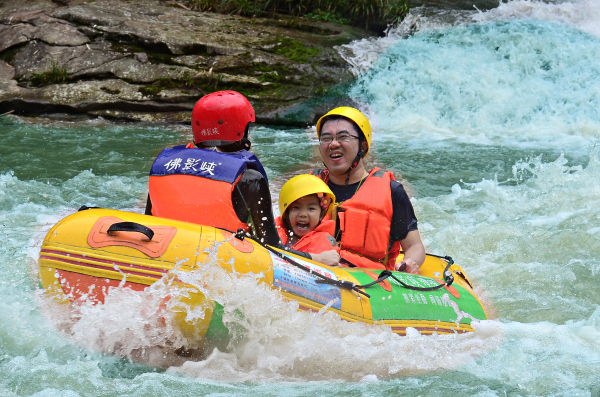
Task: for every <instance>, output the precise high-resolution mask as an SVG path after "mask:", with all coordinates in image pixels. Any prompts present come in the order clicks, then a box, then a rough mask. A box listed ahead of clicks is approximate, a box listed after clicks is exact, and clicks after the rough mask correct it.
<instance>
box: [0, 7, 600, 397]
mask: <svg viewBox="0 0 600 397" xmlns="http://www.w3.org/2000/svg"><path fill="white" fill-rule="evenodd" d="M596 3H597V2H594V1H584V0H582V1H574V2H558V3H556V4H554V3H552V4H548V3H541V2H529V1H513V2H508V3H502V4H500V6H499V7H498V8H496V9H494V10H491V11H489V12H485V13H480V12H478V11H477V10H474V11H469V12H458V11H448V10H446V11H444V12H443V13H439V12H438V13H436V12H434V11H432V10H431V9H415V10H412V11H411V16H410V17H409V18H408V19H407V20H406V21H405V22H404V23H403V24H402V25H401V26H399V27H398V28H397V29H395V30H393V31H392V32H391V34H390V35H389V36H388V37H387V38H383V39H378V40H365V41H361V42H356V43H353V44H351V45H350V46H345V47H344V48H343V51H344V56H345V57H346V58H347V59H348V60H349V61H350V62H351V63H352V64H353V65H355V72H356V75H357V76H358V80H357V83H356V85H355V86H354V87H353V88H352V89H351V93H352V95H353V96H354V97H355V98H354V99H355V100H357V101H358V102H359V103H362V104H364V107H365V109H367V110H368V111H369V116H370V117H372V118H373V124H374V125H375V127H376V128H375V133H374V141H373V148H372V149H373V150H372V151H371V153H370V154H369V157H368V158H367V162H368V166H372V165H378V166H383V167H385V168H388V169H391V170H393V171H394V172H396V175H397V177H399V178H400V177H401V178H404V181H405V182H406V184H407V186H410V187H411V188H412V191H413V192H414V195H415V197H414V198H413V203H414V206H415V210H416V212H417V216H418V218H419V230H420V232H421V235H422V236H423V239H424V242H425V245H426V247H427V250H428V251H429V252H432V253H436V254H444V255H445V254H449V255H451V256H452V257H453V258H454V259H455V260H456V261H457V263H459V264H460V265H461V266H463V267H464V268H465V269H466V271H467V272H468V274H469V276H470V278H471V279H472V281H473V282H474V284H475V285H476V287H477V288H476V289H477V293H478V295H479V296H480V297H481V298H482V300H483V301H484V304H485V306H486V308H487V309H489V310H490V311H492V312H494V313H496V314H495V316H496V317H497V318H498V320H493V321H483V322H481V323H479V324H474V327H475V328H476V330H477V331H476V332H475V333H473V334H469V335H438V336H434V337H425V336H421V335H419V334H418V333H417V332H416V331H414V332H413V331H411V332H409V333H408V336H407V337H405V338H401V337H398V336H396V335H394V334H392V333H391V332H390V331H389V329H387V328H385V327H381V326H367V325H364V324H353V323H348V322H344V321H340V320H339V319H338V318H337V316H336V315H335V314H333V313H328V312H326V313H320V314H318V313H306V312H298V311H296V306H295V304H294V303H293V302H288V301H285V300H283V299H282V298H281V297H280V296H279V295H277V294H274V293H273V292H272V291H270V290H269V289H268V288H266V287H265V286H261V285H258V286H257V285H256V279H257V278H260V276H252V275H248V276H246V275H241V274H236V273H227V272H222V271H220V270H219V269H220V266H219V265H218V264H217V263H215V262H213V261H210V260H209V261H207V262H206V263H204V264H203V266H202V267H201V268H199V269H197V270H196V271H194V272H190V273H189V274H178V277H189V279H188V280H187V281H186V282H188V283H189V284H191V285H193V286H194V288H197V289H200V290H202V291H203V292H204V293H205V294H207V296H209V297H210V298H211V299H214V300H215V301H218V302H221V303H222V304H223V305H224V311H225V314H224V321H225V322H226V324H227V325H228V326H229V327H230V330H231V332H232V339H231V343H230V344H229V345H228V346H225V347H220V348H219V349H217V350H208V351H204V352H202V354H203V356H202V357H200V358H194V359H198V360H199V361H191V359H190V360H188V359H186V358H182V357H181V356H179V355H177V354H173V351H174V349H176V348H177V347H178V346H177V344H179V341H180V339H178V338H179V337H180V336H179V335H178V334H177V331H176V330H175V329H173V328H172V327H171V325H170V324H171V322H170V317H169V316H170V313H171V312H170V310H171V309H175V308H174V307H172V306H168V305H170V304H173V305H174V304H175V303H174V302H171V301H168V302H167V303H166V305H167V306H166V308H165V302H164V298H165V297H166V296H169V295H170V294H173V293H174V292H173V289H172V285H170V284H169V281H168V280H165V281H164V282H162V283H159V284H156V285H155V286H153V287H152V288H149V289H148V290H146V291H145V292H141V293H140V292H132V291H128V290H115V291H114V295H111V297H110V298H111V299H109V300H108V301H107V303H106V304H105V305H104V306H96V307H91V306H85V305H84V306H82V307H80V308H79V309H78V311H74V312H69V313H67V314H64V317H62V318H61V317H60V316H59V315H58V314H57V315H54V314H53V308H51V307H49V306H51V305H48V306H46V305H45V303H44V302H46V300H45V299H46V298H45V297H39V298H38V297H37V295H36V285H37V280H36V277H35V274H32V272H31V271H30V268H31V267H33V268H35V261H36V258H37V252H39V244H40V239H41V236H42V235H43V233H44V230H47V228H49V227H50V225H51V224H53V223H55V222H56V221H58V220H59V219H61V218H62V217H63V216H64V215H66V214H67V213H69V212H72V211H74V210H76V209H77V208H78V207H79V206H80V205H82V204H87V205H99V206H103V207H109V208H118V209H130V210H133V211H135V212H142V211H143V206H144V199H145V196H146V193H147V191H146V189H147V171H148V169H149V166H150V164H151V162H152V158H153V156H155V155H156V154H157V153H158V152H159V151H160V150H161V148H162V147H163V146H167V145H171V144H179V143H184V142H185V141H186V140H189V137H190V132H189V131H187V130H185V131H181V129H165V128H164V127H162V126H160V127H156V126H150V125H138V126H134V127H132V126H131V125H125V126H114V125H111V124H110V123H105V122H96V123H90V124H86V123H82V124H73V125H68V124H60V125H58V124H56V123H54V122H48V123H45V124H44V125H39V124H35V125H34V124H31V123H30V122H27V121H23V122H20V121H16V122H15V123H14V124H13V125H8V124H3V125H0V129H2V131H3V132H5V131H6V133H5V134H3V136H5V137H6V139H5V140H4V141H3V143H4V146H3V147H2V148H0V151H1V156H0V224H1V225H2V228H1V229H0V236H1V237H2V239H3V243H2V245H0V258H1V259H2V260H1V261H0V263H1V265H0V276H1V277H0V285H2V288H1V289H0V297H1V299H0V312H1V313H2V322H0V341H1V342H2V343H1V348H2V349H1V350H0V387H1V388H2V389H1V390H2V391H1V392H0V393H4V394H6V395H15V394H19V395H35V394H38V395H102V396H113V395H114V396H118V395H140V394H152V395H173V394H181V393H189V394H195V395H196V394H197V395H208V394H211V393H213V394H216V393H220V394H228V395H246V394H249V393H253V394H261V395H306V394H315V395H328V394H331V395H340V394H344V395H347V394H351V395H373V394H377V395H386V394H387V395H392V394H393V395H397V394H399V393H402V394H406V395H439V394H440V393H442V394H450V393H452V394H457V395H476V396H502V395H519V396H525V395H557V396H558V395H581V396H594V395H597V394H598V393H600V386H599V385H598V375H597V370H596V368H597V366H598V363H600V345H599V343H600V342H599V341H600V320H599V319H600V309H599V308H598V302H600V295H599V292H598V289H597V288H596V284H597V282H596V281H597V280H598V275H599V274H600V261H599V260H598V258H599V257H600V243H599V242H600V214H599V212H598V208H600V191H598V184H597V183H596V181H598V180H599V179H600V172H599V171H600V160H599V158H598V157H599V155H598V148H597V146H596V144H595V141H596V140H597V134H598V131H599V130H600V129H599V127H600V123H599V117H598V112H597V109H598V108H599V107H598V92H599V90H598V88H599V80H598V77H597V76H598V75H599V74H598V66H599V59H600V56H599V53H598V50H599V45H598V42H599V39H598V37H599V35H598V31H597V29H598V26H600V23H599V21H600V17H599V16H598V9H599V7H598V5H597V4H596ZM14 120H18V119H14ZM251 134H252V139H253V142H254V145H253V148H255V150H256V152H257V154H258V157H259V158H260V159H261V160H262V161H263V162H264V163H265V165H266V166H267V172H268V174H269V179H270V182H271V185H272V188H274V192H276V190H277V189H278V187H279V186H281V184H282V183H283V182H284V181H285V180H286V179H288V178H289V176H290V175H291V174H294V173H296V172H298V170H304V169H310V168H314V166H317V165H318V164H319V160H318V155H317V153H316V151H315V150H314V147H315V134H314V131H308V133H304V131H302V130H299V131H293V130H285V129H272V128H267V127H258V128H255V129H253V131H252V132H251ZM40 141H43V142H44V143H45V144H44V145H43V146H44V147H42V145H38V144H35V143H36V142H40ZM103 142H104V143H105V144H103ZM119 142H124V144H123V145H121V144H119ZM132 147H135V148H136V151H135V153H132V152H131V148H132ZM64 159H69V161H65V160H64ZM105 159H108V160H107V161H105ZM59 160H60V161H59ZM47 164H52V165H53V166H52V167H49V166H46V165H47ZM274 201H275V202H276V200H274ZM45 228H46V229H45ZM36 250H37V251H36ZM33 273H34V272H33ZM181 273H182V272H181ZM206 280H210V281H211V283H210V284H207V283H205V281H206ZM213 284H214V285H213ZM40 301H41V302H40ZM46 303H47V302H46ZM55 309H56V310H58V309H60V307H58V308H55ZM458 309H459V311H460V307H459V308H458ZM42 313H44V314H42ZM116 313H123V314H125V315H126V316H127V317H129V319H128V320H127V321H125V320H123V319H122V318H121V317H116ZM202 313H203V312H202V311H201V310H197V311H196V310H195V311H191V312H189V313H187V314H188V315H189V316H191V317H194V316H201V315H202ZM240 313H243V316H240V315H239V314H240ZM46 316H48V317H49V318H51V319H53V322H49V321H47V320H46ZM54 321H55V322H54ZM131 323H133V324H131ZM57 328H59V329H61V330H64V332H66V333H67V334H68V335H70V337H68V338H67V337H65V334H64V332H58V331H57ZM168 341H175V342H173V344H172V345H169V342H168ZM80 346H82V347H80ZM157 347H158V348H157ZM96 351H100V352H111V353H114V354H118V355H121V356H124V357H130V358H132V359H140V360H142V361H144V362H146V363H150V364H152V365H159V366H162V367H168V370H167V371H166V373H165V372H153V371H155V370H153V369H151V368H148V367H145V366H139V365H137V364H134V363H132V362H129V361H127V360H120V359H117V358H114V357H111V356H106V355H104V354H101V353H96ZM182 375H184V376H182ZM307 380H308V381H311V382H306V381H307ZM357 380H359V381H360V382H356V381H357ZM290 381H291V382H290ZM240 382H241V383H240Z"/></svg>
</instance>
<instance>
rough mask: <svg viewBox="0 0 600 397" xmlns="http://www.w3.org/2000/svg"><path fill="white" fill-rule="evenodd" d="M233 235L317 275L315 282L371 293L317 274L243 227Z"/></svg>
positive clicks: (350, 283)
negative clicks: (247, 239) (250, 241)
mask: <svg viewBox="0 0 600 397" xmlns="http://www.w3.org/2000/svg"><path fill="white" fill-rule="evenodd" d="M234 236H235V238H237V239H238V240H242V241H243V240H244V238H249V239H251V240H252V241H254V242H256V243H258V244H259V245H260V246H262V247H263V248H265V249H267V250H268V251H269V252H272V253H273V254H275V255H276V256H277V257H279V258H281V259H283V260H284V261H286V262H287V263H289V264H290V265H292V266H295V267H297V268H298V269H301V270H304V271H305V272H307V273H310V274H312V275H313V276H315V277H317V280H315V282H316V283H319V284H330V285H335V286H337V287H340V288H343V289H347V290H352V291H356V292H358V293H359V294H361V295H364V296H366V297H367V298H370V297H371V295H369V294H367V293H366V292H364V291H361V290H359V289H358V288H360V286H358V285H356V284H354V283H353V282H350V281H346V280H333V279H330V278H329V277H326V276H323V275H322V274H319V273H317V272H315V271H313V270H312V269H310V268H308V267H306V266H304V265H302V264H300V263H298V262H296V261H295V260H293V259H292V258H290V257H287V256H285V255H283V254H282V253H281V252H279V251H277V250H274V249H273V248H271V247H269V246H268V245H266V244H263V243H262V242H261V241H258V239H257V238H255V237H254V236H252V235H251V234H249V233H246V232H244V230H243V229H238V231H237V233H235V234H234Z"/></svg>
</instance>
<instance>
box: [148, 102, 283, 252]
mask: <svg viewBox="0 0 600 397" xmlns="http://www.w3.org/2000/svg"><path fill="white" fill-rule="evenodd" d="M254 120H255V116H254V109H253V108H252V105H251V104H250V102H248V100H247V99H246V98H245V97H244V96H243V95H242V94H240V93H238V92H235V91H218V92H214V93H211V94H208V95H206V96H204V97H202V98H201V99H200V100H199V101H198V102H197V103H196V105H195V106H194V109H193V111H192V131H193V133H194V143H195V145H196V146H197V148H195V147H194V145H192V144H191V143H190V144H188V145H185V146H184V145H182V146H175V147H173V148H167V149H164V150H163V152H162V153H161V154H160V155H159V156H158V157H157V158H156V160H155V161H154V164H153V165H152V169H151V171H150V180H149V195H148V196H149V197H148V205H147V208H146V214H148V215H150V214H151V215H154V216H160V217H163V218H169V219H176V220H180V221H185V222H191V223H197V224H203V225H210V226H214V227H218V228H222V229H227V230H231V231H237V230H238V229H239V228H242V229H244V230H247V231H248V230H250V224H252V226H253V227H254V231H255V233H256V235H257V236H258V237H259V238H260V239H261V240H262V241H263V242H265V243H267V244H270V245H275V246H277V245H279V244H280V240H279V236H278V234H277V229H276V227H275V223H274V216H273V210H272V206H271V194H270V192H269V183H268V179H267V174H266V173H265V170H264V168H263V166H262V165H261V163H260V161H259V160H258V158H256V156H255V155H254V154H252V153H250V152H249V151H248V149H250V140H249V139H248V129H249V125H250V123H251V122H254Z"/></svg>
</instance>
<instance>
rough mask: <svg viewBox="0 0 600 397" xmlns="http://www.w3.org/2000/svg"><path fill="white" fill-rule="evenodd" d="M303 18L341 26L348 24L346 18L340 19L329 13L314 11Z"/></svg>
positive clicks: (348, 21)
mask: <svg viewBox="0 0 600 397" xmlns="http://www.w3.org/2000/svg"><path fill="white" fill-rule="evenodd" d="M304 16H305V17H306V18H310V19H314V20H315V21H325V22H336V23H341V24H343V25H347V24H349V23H350V20H349V19H348V18H343V17H340V16H339V15H337V14H335V13H332V12H329V11H322V10H316V11H315V12H311V13H308V14H306V15H304Z"/></svg>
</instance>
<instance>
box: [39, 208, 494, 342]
mask: <svg viewBox="0 0 600 397" xmlns="http://www.w3.org/2000/svg"><path fill="white" fill-rule="evenodd" d="M116 222H133V223H137V224H141V225H144V226H146V227H149V228H150V229H152V230H153V231H155V237H154V238H153V239H152V240H151V241H148V239H147V238H146V237H145V236H144V235H143V234H141V233H137V232H123V231H119V232H113V233H108V232H107V229H108V227H109V225H111V224H113V223H116ZM216 244H217V245H218V249H217V250H216V251H215V246H216ZM211 250H212V251H211ZM210 252H213V253H214V252H216V255H217V258H218V263H219V265H220V266H222V267H223V268H224V269H225V270H228V271H233V270H234V268H235V271H236V272H238V273H242V274H247V273H254V274H262V279H261V282H264V283H267V284H268V285H270V286H272V287H273V288H275V289H278V290H280V292H281V294H282V295H283V297H285V298H286V299H288V300H296V301H298V302H299V305H300V310H312V311H318V310H320V309H321V308H322V307H323V306H324V304H322V303H318V302H316V301H315V300H311V299H308V298H307V297H306V296H301V295H298V294H296V293H294V292H290V290H286V289H285V288H284V289H282V288H280V287H279V288H278V287H277V285H275V284H276V281H277V280H275V279H276V277H275V275H274V270H275V269H276V268H278V266H280V264H279V265H277V264H274V261H277V260H278V259H277V258H276V257H275V256H274V255H273V254H271V253H269V251H267V250H266V249H265V248H263V247H262V246H260V245H259V244H258V243H256V242H254V241H251V240H249V239H246V240H244V241H240V240H238V239H236V238H235V237H232V236H231V233H229V232H227V231H223V230H220V229H216V228H213V227H209V226H201V225H195V224H190V223H185V222H179V221H174V220H169V219H164V218H157V217H152V216H147V215H141V214H135V213H130V212H123V211H117V210H106V209H88V210H85V211H80V212H77V213H75V214H72V215H70V216H68V217H66V218H64V219H63V220H61V221H60V222H58V223H57V224H56V225H55V226H54V227H53V228H52V229H51V230H50V231H49V232H48V234H47V236H46V238H45V240H44V242H43V245H42V247H41V252H40V260H39V267H40V280H41V284H42V287H43V288H44V289H46V290H47V292H48V293H50V294H52V295H53V296H55V297H57V298H58V299H60V300H61V301H64V302H75V303H76V302H78V301H81V300H83V299H92V300H94V299H95V300H96V301H98V302H103V300H104V297H105V296H106V294H107V292H108V290H109V289H110V288H114V287H119V286H120V287H125V288H132V289H135V290H143V289H144V288H146V287H147V286H149V285H152V284H153V283H155V282H156V281H158V280H159V279H161V278H163V277H171V278H172V281H173V282H174V284H175V285H182V286H183V287H185V288H190V286H188V285H183V284H182V283H180V282H179V281H178V280H177V279H176V278H175V277H174V275H173V273H172V272H171V271H172V270H173V269H174V268H177V269H179V270H183V271H193V270H194V269H198V267H199V266H200V265H201V264H202V263H203V262H204V261H205V260H207V257H208V255H209V254H210ZM288 256H292V257H293V255H289V254H288ZM295 259H296V260H297V261H299V262H301V263H303V264H306V265H309V266H314V267H315V268H317V269H320V270H321V271H323V272H329V274H333V275H335V277H337V278H338V279H341V280H347V281H350V282H353V283H355V284H361V282H360V281H359V280H358V279H357V278H356V277H357V276H358V275H359V273H357V272H354V273H353V271H351V270H349V269H347V268H341V267H327V266H324V265H321V264H316V263H314V262H312V264H311V262H310V261H306V260H304V259H303V258H297V257H295ZM446 264H447V262H445V261H444V260H441V259H439V258H435V257H430V256H428V257H427V260H426V262H425V264H424V265H423V267H422V274H423V275H424V276H427V277H432V278H438V279H439V278H440V277H438V276H436V273H437V274H441V272H443V270H444V267H445V265H446ZM453 270H455V271H457V272H458V273H460V274H462V275H464V276H463V277H461V276H455V278H456V281H455V285H460V286H462V287H463V288H464V289H465V290H467V291H468V292H469V294H472V295H473V296H475V295H474V294H473V293H472V288H471V285H470V281H469V280H468V278H467V277H466V274H465V273H464V271H463V270H462V269H460V267H458V266H457V265H454V267H453ZM360 275H361V277H362V276H364V275H363V274H360ZM278 281H279V282H280V281H281V280H278ZM178 283H179V284H178ZM362 283H365V281H364V280H363V282H362ZM378 288H379V287H378ZM192 291H195V292H192V293H189V295H188V296H187V297H185V298H179V299H180V301H181V304H182V305H187V306H188V307H189V308H190V309H191V310H194V308H198V307H203V308H204V310H205V315H204V318H203V319H197V320H194V321H192V322H187V321H186V313H185V311H184V310H183V309H182V310H181V311H179V312H176V313H175V322H176V325H177V326H178V327H179V328H180V330H181V331H182V333H183V334H184V335H185V336H186V337H187V338H188V340H189V342H190V344H191V345H192V346H193V345H195V344H198V343H199V342H201V341H202V339H203V338H204V336H205V334H206V332H207V330H208V329H209V327H210V322H211V319H212V315H213V310H214V308H215V303H214V302H212V301H209V300H207V299H206V297H205V296H204V295H203V294H202V293H201V292H200V291H199V290H197V289H195V288H192ZM339 297H340V299H339V300H340V303H339V307H331V308H330V309H329V310H330V311H334V312H336V313H338V314H339V315H340V317H341V318H342V319H344V320H347V321H361V322H365V323H378V324H386V325H388V326H390V327H391V328H392V330H393V331H394V332H397V333H399V334H404V333H405V332H406V328H407V327H414V328H417V329H419V330H421V332H423V333H433V332H438V333H452V332H455V330H456V324H455V323H453V322H451V321H430V320H414V321H413V320H393V319H383V320H378V321H374V320H373V308H372V306H371V300H370V299H368V298H365V297H364V296H360V295H359V294H358V293H356V292H355V291H351V290H347V289H340V291H339ZM475 298H476V297H475ZM482 307H483V306H482ZM460 328H461V331H463V332H465V331H472V328H471V327H470V325H468V324H460Z"/></svg>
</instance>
